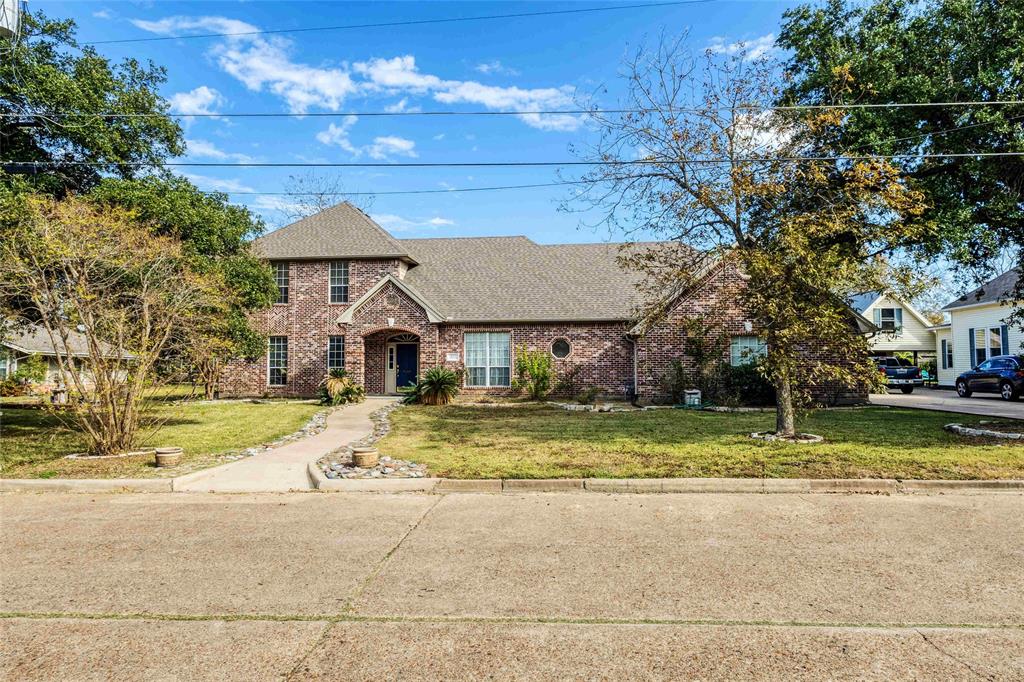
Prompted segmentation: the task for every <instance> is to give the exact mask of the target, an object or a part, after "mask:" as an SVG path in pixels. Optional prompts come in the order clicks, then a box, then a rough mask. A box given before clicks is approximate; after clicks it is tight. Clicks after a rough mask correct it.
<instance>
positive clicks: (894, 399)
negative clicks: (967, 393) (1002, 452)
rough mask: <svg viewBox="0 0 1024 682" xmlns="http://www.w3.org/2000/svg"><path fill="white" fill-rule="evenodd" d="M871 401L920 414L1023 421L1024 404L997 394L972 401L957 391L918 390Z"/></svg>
mask: <svg viewBox="0 0 1024 682" xmlns="http://www.w3.org/2000/svg"><path fill="white" fill-rule="evenodd" d="M870 401H871V404H872V405H889V406H891V407H914V408H917V409H919V410H940V411H943V412H959V413H961V414H976V415H981V416H984V417H1007V418H1010V419H1024V401H1019V400H1018V401H1016V402H1007V401H1005V400H1003V399H1002V398H1000V397H999V396H998V395H996V394H994V393H993V394H985V393H975V394H974V395H973V396H972V397H970V398H961V397H960V396H958V395H957V394H956V391H951V390H943V389H932V388H923V389H922V388H919V389H916V390H915V391H914V392H913V393H911V394H910V395H904V394H902V393H888V394H880V395H872V396H871V398H870Z"/></svg>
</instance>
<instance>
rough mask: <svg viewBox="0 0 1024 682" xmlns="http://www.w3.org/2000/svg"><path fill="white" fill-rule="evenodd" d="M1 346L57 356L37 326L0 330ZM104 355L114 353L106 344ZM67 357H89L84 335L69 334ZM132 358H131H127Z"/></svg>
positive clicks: (48, 336)
mask: <svg viewBox="0 0 1024 682" xmlns="http://www.w3.org/2000/svg"><path fill="white" fill-rule="evenodd" d="M0 346H6V347H8V348H13V349H14V350H16V351H19V352H21V353H28V354H30V355H34V354H36V353H38V354H39V355H56V354H57V353H56V352H55V351H54V346H53V344H52V343H51V342H50V335H49V334H47V333H46V330H45V329H43V328H42V327H37V326H35V325H24V326H22V325H19V326H16V327H10V328H8V329H4V330H0ZM102 350H103V353H104V354H105V355H107V356H113V355H114V353H113V351H112V350H111V349H110V347H109V346H107V345H106V344H104V346H103V349H102ZM65 355H72V356H74V357H88V355H89V344H88V341H87V340H86V338H85V335H84V334H79V333H78V332H75V331H72V332H71V333H70V334H68V344H67V350H66V351H65ZM126 357H131V356H126Z"/></svg>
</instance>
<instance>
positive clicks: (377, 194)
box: [204, 180, 591, 197]
mask: <svg viewBox="0 0 1024 682" xmlns="http://www.w3.org/2000/svg"><path fill="white" fill-rule="evenodd" d="M589 182H591V181H590V180H566V181H564V182H542V183H535V184H532V185H497V186H493V187H452V188H450V189H407V190H405V189H403V190H389V191H384V192H255V191H252V192H248V191H240V192H232V191H230V190H227V191H223V192H222V193H223V194H230V195H232V196H234V195H245V196H275V197H305V196H346V197H380V196H394V195H397V194H453V193H458V192H493V191H498V190H507V189H536V188H539V187H563V186H565V185H584V184H587V183H589ZM204 191H206V190H204ZM218 191H219V190H208V191H206V192H207V193H208V194H212V193H215V192H218Z"/></svg>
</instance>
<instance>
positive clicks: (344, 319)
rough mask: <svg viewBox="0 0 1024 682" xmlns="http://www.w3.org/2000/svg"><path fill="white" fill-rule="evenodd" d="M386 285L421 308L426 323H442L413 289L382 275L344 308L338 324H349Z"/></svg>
mask: <svg viewBox="0 0 1024 682" xmlns="http://www.w3.org/2000/svg"><path fill="white" fill-rule="evenodd" d="M388 284H391V285H393V286H394V287H396V288H397V289H398V290H399V291H401V292H402V293H404V294H405V295H406V296H408V297H409V298H410V299H412V301H413V302H414V303H415V304H416V305H418V306H419V307H421V308H423V312H424V313H426V315H427V321H428V322H444V321H445V318H444V316H443V315H442V314H441V313H439V312H438V311H437V309H436V308H434V306H432V305H431V304H430V303H429V302H428V301H427V300H426V299H425V298H423V296H422V295H421V294H420V293H419V292H417V291H416V290H415V289H413V288H412V287H410V286H409V285H408V284H406V283H405V282H403V281H402V280H400V279H398V278H397V277H395V276H394V275H390V274H388V275H384V277H382V278H381V279H380V281H378V282H377V283H376V284H374V285H373V286H372V287H370V290H369V291H367V292H366V293H365V294H363V295H362V296H360V297H359V299H358V300H357V301H355V302H354V303H353V304H352V305H350V306H349V307H347V308H345V311H344V312H343V313H342V314H341V315H340V316H339V317H338V324H351V323H352V320H353V318H354V317H355V314H356V313H357V312H359V309H360V308H362V307H363V306H364V305H366V304H367V303H369V302H370V301H371V300H373V298H374V297H375V296H377V295H379V294H380V293H381V291H382V290H383V289H384V288H385V287H387V285H388Z"/></svg>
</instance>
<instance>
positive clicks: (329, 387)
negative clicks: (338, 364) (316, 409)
mask: <svg viewBox="0 0 1024 682" xmlns="http://www.w3.org/2000/svg"><path fill="white" fill-rule="evenodd" d="M364 398H366V389H365V388H363V387H362V386H360V385H359V384H357V383H356V382H355V381H353V380H352V377H350V376H349V375H348V373H347V372H346V371H345V370H343V369H332V370H331V371H330V372H328V373H327V376H326V377H324V380H323V381H322V382H321V383H320V402H321V403H322V404H324V405H346V404H348V403H361V402H362V401H363V399H364Z"/></svg>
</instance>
